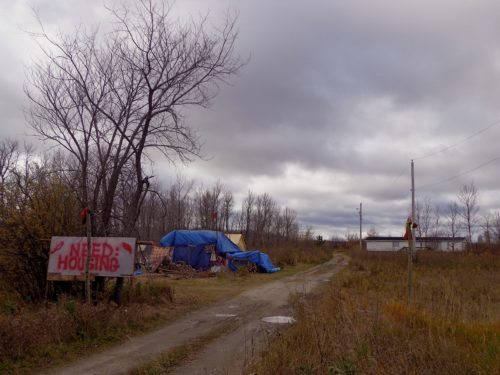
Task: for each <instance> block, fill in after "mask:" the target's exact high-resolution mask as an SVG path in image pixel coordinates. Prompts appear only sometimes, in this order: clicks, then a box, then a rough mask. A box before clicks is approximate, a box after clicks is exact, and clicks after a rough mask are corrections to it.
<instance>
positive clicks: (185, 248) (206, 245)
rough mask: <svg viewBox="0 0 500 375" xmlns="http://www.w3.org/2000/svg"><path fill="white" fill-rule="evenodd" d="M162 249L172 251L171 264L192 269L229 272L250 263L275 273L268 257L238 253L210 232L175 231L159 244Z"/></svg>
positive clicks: (224, 240)
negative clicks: (182, 263)
mask: <svg viewBox="0 0 500 375" xmlns="http://www.w3.org/2000/svg"><path fill="white" fill-rule="evenodd" d="M160 245H161V246H163V247H172V248H174V251H173V255H172V261H173V262H184V263H186V264H189V265H190V266H191V267H193V268H195V269H209V268H214V267H215V268H217V267H228V268H229V269H231V270H232V271H235V270H237V269H238V266H239V265H241V264H243V263H246V262H250V263H252V264H254V265H255V266H256V267H257V269H258V270H259V271H261V272H277V271H279V270H280V268H279V267H275V266H273V264H272V262H271V260H270V259H269V256H268V255H267V254H265V253H263V252H260V251H241V250H240V248H239V247H238V246H237V245H236V244H234V243H233V242H232V241H231V240H230V239H229V238H227V237H226V235H224V233H222V232H216V231H210V230H176V231H173V232H170V233H169V234H167V235H166V236H165V237H163V238H162V239H161V240H160Z"/></svg>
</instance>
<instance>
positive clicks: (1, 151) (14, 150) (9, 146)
mask: <svg viewBox="0 0 500 375" xmlns="http://www.w3.org/2000/svg"><path fill="white" fill-rule="evenodd" d="M18 160H19V144H18V142H17V141H14V140H12V139H6V140H2V141H0V203H4V196H5V183H6V180H7V178H8V176H9V174H10V173H11V172H12V171H13V170H14V169H15V167H16V164H17V162H18Z"/></svg>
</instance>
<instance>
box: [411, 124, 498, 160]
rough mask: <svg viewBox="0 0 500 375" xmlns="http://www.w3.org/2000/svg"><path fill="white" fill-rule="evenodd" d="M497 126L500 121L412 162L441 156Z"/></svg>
mask: <svg viewBox="0 0 500 375" xmlns="http://www.w3.org/2000/svg"><path fill="white" fill-rule="evenodd" d="M498 124H500V120H497V121H495V122H494V123H492V124H490V125H488V126H487V127H485V128H483V129H481V130H479V131H477V132H475V133H473V134H471V135H469V136H468V137H465V138H463V139H461V140H460V141H458V142H455V143H453V144H451V145H448V146H445V147H443V148H442V149H440V150H438V151H434V152H431V153H429V154H426V155H423V156H419V157H416V158H413V160H421V159H425V158H429V157H431V156H436V155H438V154H441V153H443V152H445V151H448V150H450V149H452V148H453V147H456V146H458V145H461V144H462V143H465V142H467V141H468V140H470V139H472V138H474V137H475V136H478V135H479V134H481V133H484V132H485V131H486V130H489V129H491V128H492V127H494V126H496V125H498Z"/></svg>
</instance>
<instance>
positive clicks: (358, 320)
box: [251, 252, 500, 375]
mask: <svg viewBox="0 0 500 375" xmlns="http://www.w3.org/2000/svg"><path fill="white" fill-rule="evenodd" d="M351 256H352V258H351V262H350V266H349V268H348V270H345V271H344V272H342V273H341V274H339V275H338V276H337V277H335V279H334V280H333V281H332V282H331V283H330V284H329V285H328V286H325V287H324V289H322V290H321V291H319V293H318V294H316V296H314V297H309V298H307V299H304V297H301V296H296V297H295V299H294V300H293V301H292V302H293V305H294V307H295V314H296V318H297V323H296V324H294V325H292V326H291V327H289V328H287V329H286V330H285V331H283V332H281V333H280V334H279V335H278V336H277V337H276V338H274V340H272V344H271V345H270V347H269V349H268V350H267V351H266V355H265V356H263V358H262V359H261V360H260V362H259V363H257V364H256V365H255V366H254V368H253V369H252V370H251V373H256V374H270V373H272V374H287V375H288V374H303V375H305V374H345V375H355V374H464V375H465V374H500V257H499V256H496V255H491V254H479V255H478V254H445V253H431V252H429V253H419V256H418V261H417V264H416V265H415V293H414V303H413V304H412V305H411V306H408V305H407V258H406V256H405V254H380V253H378V254H373V253H366V252H363V253H361V252H358V253H352V254H351Z"/></svg>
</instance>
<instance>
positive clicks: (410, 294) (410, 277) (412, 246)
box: [408, 160, 415, 305]
mask: <svg viewBox="0 0 500 375" xmlns="http://www.w3.org/2000/svg"><path fill="white" fill-rule="evenodd" d="M414 218H415V169H414V164H413V160H412V161H411V224H410V231H411V238H409V239H408V305H411V304H412V303H413V253H414V252H415V228H414V225H413V223H414Z"/></svg>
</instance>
